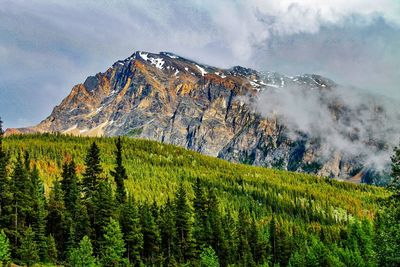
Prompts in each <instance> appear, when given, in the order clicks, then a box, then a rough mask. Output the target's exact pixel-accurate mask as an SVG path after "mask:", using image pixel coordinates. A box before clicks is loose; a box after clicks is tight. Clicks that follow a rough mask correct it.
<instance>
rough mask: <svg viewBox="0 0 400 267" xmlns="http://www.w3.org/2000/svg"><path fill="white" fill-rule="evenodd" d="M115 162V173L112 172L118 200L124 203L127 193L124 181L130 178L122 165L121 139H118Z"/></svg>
mask: <svg viewBox="0 0 400 267" xmlns="http://www.w3.org/2000/svg"><path fill="white" fill-rule="evenodd" d="M115 146H116V151H115V161H116V166H115V169H114V171H112V172H111V175H112V176H113V177H114V181H115V184H116V186H117V189H116V199H117V201H118V202H119V203H124V202H125V200H126V192H125V185H124V181H125V180H126V179H127V178H128V176H127V174H126V170H125V167H124V165H123V164H122V141H121V137H118V139H117V142H116V144H115Z"/></svg>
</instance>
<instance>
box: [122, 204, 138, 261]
mask: <svg viewBox="0 0 400 267" xmlns="http://www.w3.org/2000/svg"><path fill="white" fill-rule="evenodd" d="M120 224H121V229H122V233H123V234H124V240H125V244H126V254H127V258H128V260H129V262H130V264H132V265H133V266H140V264H141V258H140V253H141V252H142V250H143V234H142V227H141V224H140V217H139V212H138V208H137V206H136V205H135V203H134V200H133V199H132V198H129V200H128V202H127V203H126V204H124V205H123V206H122V211H121V216H120Z"/></svg>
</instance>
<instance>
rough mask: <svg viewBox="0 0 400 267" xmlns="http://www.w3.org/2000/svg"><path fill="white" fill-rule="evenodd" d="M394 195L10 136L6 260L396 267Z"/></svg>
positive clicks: (5, 169) (137, 146) (399, 170)
mask: <svg viewBox="0 0 400 267" xmlns="http://www.w3.org/2000/svg"><path fill="white" fill-rule="evenodd" d="M392 179H393V181H392V182H391V183H390V185H389V186H388V187H387V188H382V187H376V186H370V185H366V184H352V183H347V182H340V181H336V180H332V179H328V178H321V177H317V176H312V175H308V174H303V173H294V172H287V171H282V170H276V169H267V168H262V167H253V166H249V165H244V164H233V163H229V162H226V161H223V160H220V159H216V158H212V157H207V156H204V155H201V154H199V153H196V152H193V151H188V150H185V149H183V148H179V147H175V146H172V145H166V144H161V143H157V142H153V141H148V140H140V139H133V138H127V137H118V138H109V137H102V138H89V137H74V136H67V135H62V134H30V135H13V136H8V137H4V136H3V131H2V130H1V124H0V264H1V265H3V266H8V265H9V264H18V265H22V266H210V267H213V266H399V265H400V205H399V201H400V149H398V148H396V149H395V150H394V154H393V157H392Z"/></svg>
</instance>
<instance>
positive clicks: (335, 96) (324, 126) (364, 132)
mask: <svg viewBox="0 0 400 267" xmlns="http://www.w3.org/2000/svg"><path fill="white" fill-rule="evenodd" d="M254 103H255V107H256V110H257V111H258V112H260V113H261V115H263V116H265V117H277V118H278V121H280V122H281V123H283V125H285V126H286V127H287V131H288V134H289V136H290V137H291V139H292V140H298V139H300V138H302V137H303V136H304V134H306V136H308V137H309V138H310V140H319V142H320V144H321V145H322V147H323V149H322V150H321V151H322V155H319V156H320V157H321V159H324V158H325V159H331V158H332V156H333V155H334V153H335V151H338V152H340V154H341V155H342V156H343V158H345V159H354V158H359V159H361V160H362V162H363V163H364V164H365V166H368V167H372V168H374V169H377V170H387V168H388V163H389V162H390V155H391V154H392V150H393V148H394V146H395V145H396V144H397V142H398V140H399V137H400V124H399V123H398V122H399V121H400V110H399V109H398V108H397V107H398V105H399V102H398V101H393V100H391V99H388V98H386V97H377V96H376V95H371V94H369V93H366V92H364V91H359V90H357V89H354V88H349V87H343V86H337V87H334V88H333V89H327V88H322V89H316V88H310V87H304V86H300V85H289V86H286V87H283V88H266V89H265V90H264V91H262V93H261V94H260V96H259V97H258V98H257V100H256V101H255V102H254ZM310 140H309V142H308V145H310Z"/></svg>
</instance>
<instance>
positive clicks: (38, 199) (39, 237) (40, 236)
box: [30, 165, 47, 262]
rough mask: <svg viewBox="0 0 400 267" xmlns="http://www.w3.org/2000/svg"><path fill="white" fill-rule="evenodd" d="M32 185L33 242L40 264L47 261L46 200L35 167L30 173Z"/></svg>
mask: <svg viewBox="0 0 400 267" xmlns="http://www.w3.org/2000/svg"><path fill="white" fill-rule="evenodd" d="M30 176H31V183H32V196H33V197H32V207H33V209H32V213H33V218H32V219H33V222H32V228H33V231H34V232H35V241H36V243H37V245H38V248H39V257H40V259H41V261H42V262H45V261H46V260H47V242H46V241H47V238H46V198H45V196H44V187H43V184H42V181H41V180H40V177H39V171H38V169H37V167H36V165H35V166H34V167H33V170H32V172H31V175H30Z"/></svg>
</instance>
